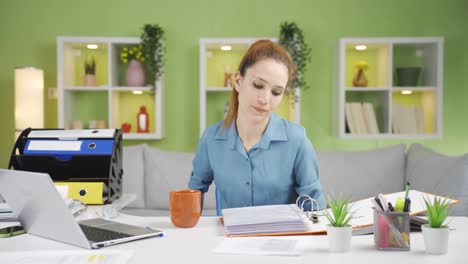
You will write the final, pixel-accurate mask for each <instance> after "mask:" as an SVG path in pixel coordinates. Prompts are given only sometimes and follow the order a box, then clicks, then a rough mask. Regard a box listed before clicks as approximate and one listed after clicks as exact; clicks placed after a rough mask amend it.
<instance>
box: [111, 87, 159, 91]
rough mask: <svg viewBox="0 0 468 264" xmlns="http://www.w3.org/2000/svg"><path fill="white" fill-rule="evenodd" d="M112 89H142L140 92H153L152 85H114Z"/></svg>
mask: <svg viewBox="0 0 468 264" xmlns="http://www.w3.org/2000/svg"><path fill="white" fill-rule="evenodd" d="M112 90H113V91H116V92H117V91H123V92H125V91H130V92H131V91H142V92H153V91H154V87H153V86H114V87H112Z"/></svg>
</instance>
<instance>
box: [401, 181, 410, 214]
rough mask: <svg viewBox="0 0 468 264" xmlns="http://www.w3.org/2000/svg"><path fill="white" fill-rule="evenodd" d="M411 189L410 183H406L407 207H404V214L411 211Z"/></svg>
mask: <svg viewBox="0 0 468 264" xmlns="http://www.w3.org/2000/svg"><path fill="white" fill-rule="evenodd" d="M409 188H410V183H409V182H406V192H405V205H404V206H403V212H409V211H410V206H411V199H410V198H409Z"/></svg>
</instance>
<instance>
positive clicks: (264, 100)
mask: <svg viewBox="0 0 468 264" xmlns="http://www.w3.org/2000/svg"><path fill="white" fill-rule="evenodd" d="M257 102H258V103H259V104H262V105H264V104H267V103H268V98H267V97H266V96H265V95H259V96H258V97H257Z"/></svg>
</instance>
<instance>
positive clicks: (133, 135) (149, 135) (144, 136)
mask: <svg viewBox="0 0 468 264" xmlns="http://www.w3.org/2000/svg"><path fill="white" fill-rule="evenodd" d="M123 139H137V140H145V139H160V137H159V136H158V134H156V133H123Z"/></svg>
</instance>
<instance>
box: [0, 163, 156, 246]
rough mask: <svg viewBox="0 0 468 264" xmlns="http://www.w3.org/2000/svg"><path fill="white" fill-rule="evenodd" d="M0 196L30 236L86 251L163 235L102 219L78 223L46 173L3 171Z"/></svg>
mask: <svg viewBox="0 0 468 264" xmlns="http://www.w3.org/2000/svg"><path fill="white" fill-rule="evenodd" d="M0 193H1V194H2V196H3V197H4V198H5V201H6V202H7V203H8V205H9V206H10V208H11V209H12V211H13V213H14V214H15V215H16V216H17V218H18V221H19V222H20V223H21V225H22V226H23V227H24V229H25V230H26V231H27V233H28V234H31V235H36V236H40V237H44V238H48V239H52V240H56V241H60V242H64V243H67V244H71V245H75V246H79V247H83V248H87V249H94V248H100V247H104V246H110V245H114V244H120V243H124V242H128V241H133V240H137V239H142V238H148V237H155V236H162V232H161V231H159V230H154V229H149V228H144V227H139V226H134V225H127V224H122V223H118V222H114V221H108V220H105V219H99V218H97V219H90V220H85V221H81V222H79V223H77V222H76V221H75V219H74V217H73V216H72V213H71V212H70V210H69V209H68V208H67V206H66V205H65V203H64V202H63V199H62V197H61V196H60V194H59V193H58V191H57V189H56V188H55V186H54V184H53V182H52V180H51V178H50V177H49V175H48V174H45V173H35V172H26V171H13V170H3V169H0Z"/></svg>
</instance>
